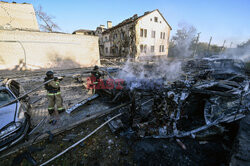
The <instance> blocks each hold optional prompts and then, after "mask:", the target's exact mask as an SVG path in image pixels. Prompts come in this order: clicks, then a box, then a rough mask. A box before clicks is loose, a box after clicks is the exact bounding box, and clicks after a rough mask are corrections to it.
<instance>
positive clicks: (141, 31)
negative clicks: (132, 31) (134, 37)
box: [140, 29, 143, 37]
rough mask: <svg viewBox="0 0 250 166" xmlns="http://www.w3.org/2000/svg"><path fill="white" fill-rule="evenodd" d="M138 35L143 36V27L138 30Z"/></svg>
mask: <svg viewBox="0 0 250 166" xmlns="http://www.w3.org/2000/svg"><path fill="white" fill-rule="evenodd" d="M140 34H141V35H140V36H141V37H143V29H141V30H140Z"/></svg>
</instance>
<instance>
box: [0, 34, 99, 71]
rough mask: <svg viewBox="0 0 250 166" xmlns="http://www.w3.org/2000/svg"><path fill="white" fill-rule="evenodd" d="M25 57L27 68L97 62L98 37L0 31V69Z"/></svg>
mask: <svg viewBox="0 0 250 166" xmlns="http://www.w3.org/2000/svg"><path fill="white" fill-rule="evenodd" d="M17 41H19V42H17ZM25 57H26V62H27V65H28V67H29V68H35V69H36V68H73V67H90V66H94V65H98V64H100V55H99V47H98V37H97V36H89V35H72V34H62V33H46V32H30V31H11V30H0V69H13V68H15V67H16V66H17V65H18V64H19V61H20V60H25Z"/></svg>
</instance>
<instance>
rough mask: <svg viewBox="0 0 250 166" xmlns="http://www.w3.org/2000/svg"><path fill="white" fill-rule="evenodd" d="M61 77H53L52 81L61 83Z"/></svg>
mask: <svg viewBox="0 0 250 166" xmlns="http://www.w3.org/2000/svg"><path fill="white" fill-rule="evenodd" d="M62 80H63V77H54V81H62Z"/></svg>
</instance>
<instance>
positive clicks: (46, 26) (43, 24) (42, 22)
mask: <svg viewBox="0 0 250 166" xmlns="http://www.w3.org/2000/svg"><path fill="white" fill-rule="evenodd" d="M36 16H37V18H38V20H39V26H40V28H41V30H42V31H45V32H55V31H56V30H60V27H59V26H58V25H57V24H56V23H55V22H54V21H53V19H54V18H55V17H54V16H49V15H48V14H47V13H45V12H44V11H43V8H42V6H38V8H37V9H36Z"/></svg>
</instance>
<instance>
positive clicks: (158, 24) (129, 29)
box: [96, 9, 172, 58]
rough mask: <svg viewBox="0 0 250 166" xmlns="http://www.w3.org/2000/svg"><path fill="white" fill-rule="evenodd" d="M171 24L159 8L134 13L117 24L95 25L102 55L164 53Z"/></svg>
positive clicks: (131, 56) (108, 22)
mask: <svg viewBox="0 0 250 166" xmlns="http://www.w3.org/2000/svg"><path fill="white" fill-rule="evenodd" d="M170 30H172V28H171V26H170V25H169V24H168V22H167V21H166V19H165V18H164V17H163V15H162V14H161V13H160V11H159V10H158V9H156V10H153V11H150V12H145V13H144V15H142V16H138V15H137V14H135V15H134V16H133V17H130V18H128V19H126V20H124V21H122V22H121V23H119V24H118V25H116V26H113V27H112V22H111V21H107V28H106V29H105V28H104V26H103V25H101V26H100V27H97V30H96V32H97V34H98V35H99V37H100V38H99V47H100V55H101V57H105V58H107V57H112V58H114V57H124V58H126V57H130V58H139V57H141V56H145V55H146V56H149V55H154V56H167V55H168V46H169V36H170Z"/></svg>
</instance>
